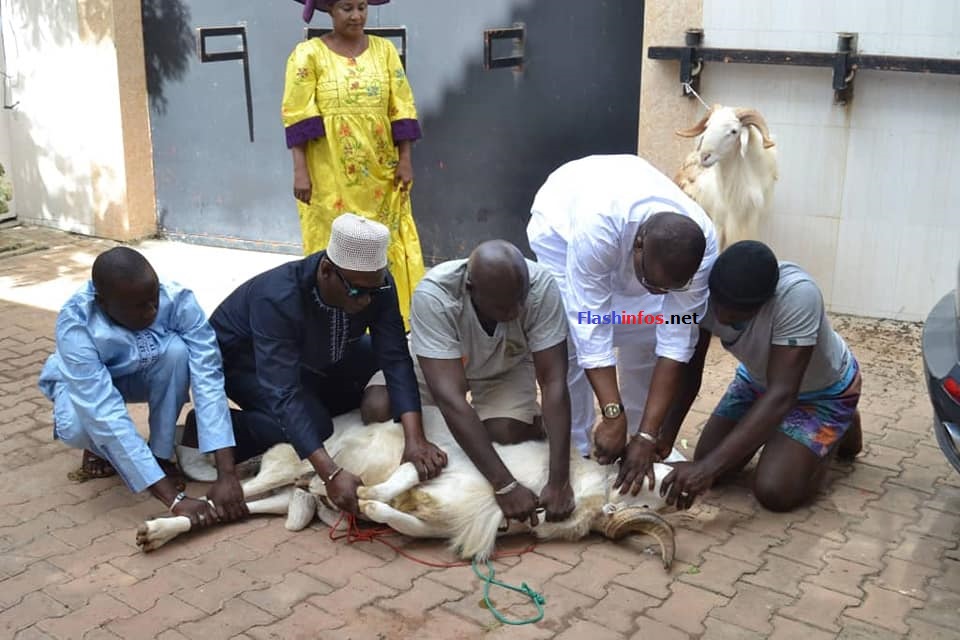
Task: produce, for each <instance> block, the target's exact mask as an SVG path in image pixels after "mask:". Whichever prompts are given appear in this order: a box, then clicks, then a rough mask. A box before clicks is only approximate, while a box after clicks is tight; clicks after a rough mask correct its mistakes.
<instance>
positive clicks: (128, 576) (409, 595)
mask: <svg viewBox="0 0 960 640" xmlns="http://www.w3.org/2000/svg"><path fill="white" fill-rule="evenodd" d="M2 233H18V234H22V235H23V236H24V237H25V238H28V239H29V240H30V241H31V242H32V244H31V246H33V247H47V248H45V249H42V250H38V251H34V252H33V253H27V254H24V255H17V256H13V257H7V258H3V259H0V461H2V465H0V637H3V638H8V637H9V638H81V637H85V638H114V639H115V638H125V639H126V638H159V639H161V640H183V639H184V638H186V639H200V640H213V639H215V638H233V637H236V638H243V639H246V638H253V639H258V640H259V639H264V638H283V639H288V638H353V639H355V640H356V639H360V638H376V639H378V640H384V639H392V638H407V637H416V638H424V639H427V638H443V639H445V640H447V639H450V638H455V639H457V638H463V639H472V638H490V639H495V638H510V639H516V640H523V639H531V640H539V639H541V638H580V637H588V638H591V639H595V640H601V639H604V638H630V639H638V638H639V639H648V638H655V639H656V640H668V639H672V638H703V639H725V638H737V639H750V638H801V639H802V640H816V639H818V638H849V639H856V638H881V639H887V638H896V639H901V638H911V639H912V638H929V639H937V638H955V637H957V632H956V629H957V628H958V627H960V548H958V536H960V477H958V475H957V474H956V473H955V472H954V471H953V470H952V469H951V468H950V467H949V466H948V465H947V463H946V462H945V461H944V459H943V457H942V455H940V452H939V449H937V447H936V443H935V440H934V437H933V434H932V431H931V427H930V419H931V412H930V409H929V401H928V400H927V397H926V391H925V388H924V382H923V379H922V363H921V360H920V353H919V335H920V334H919V327H918V326H917V325H911V324H904V323H896V322H889V321H880V320H865V319H857V318H849V317H836V318H834V320H835V323H836V326H837V327H838V329H839V330H840V332H841V333H842V334H843V335H844V337H845V338H846V339H847V341H848V342H849V343H850V345H851V346H852V348H853V350H854V351H855V353H856V354H857V357H858V358H859V360H860V362H861V365H862V367H863V375H864V395H863V400H862V403H861V407H862V409H863V416H864V431H865V433H864V440H865V451H864V453H863V455H862V456H861V457H860V458H858V460H857V461H855V462H854V463H853V464H839V463H838V464H835V465H834V468H833V470H832V472H831V482H830V485H829V486H828V487H827V489H826V491H825V493H824V494H823V495H822V496H821V497H820V498H819V499H818V501H817V502H816V503H815V504H814V505H810V506H807V507H803V508H801V509H798V510H797V511H796V512H794V513H790V514H774V513H769V512H767V511H764V510H763V509H762V508H761V507H760V506H759V505H758V504H757V502H756V500H755V499H754V498H753V496H752V495H751V494H750V492H749V489H748V487H749V473H747V474H746V475H744V476H742V477H740V478H738V479H737V480H736V481H735V482H734V483H733V484H731V485H727V486H724V487H719V488H717V489H714V490H712V491H710V492H709V493H708V494H707V495H706V496H705V497H704V499H703V500H702V501H701V502H700V503H699V504H697V505H695V506H694V508H693V509H691V510H690V511H689V512H688V513H683V514H669V515H668V517H669V518H670V519H671V521H672V522H673V523H674V525H675V526H676V528H677V545H678V553H677V561H676V563H675V565H674V567H673V569H672V571H671V572H670V573H669V574H667V573H665V572H664V571H663V569H662V567H661V566H660V564H659V562H658V559H657V557H656V555H653V554H651V553H645V552H644V549H645V547H647V546H649V541H645V540H640V541H637V542H638V543H631V544H624V543H620V544H615V543H612V542H608V541H604V540H602V539H600V538H597V537H590V538H588V539H586V540H582V541H580V542H576V543H561V542H551V543H545V544H542V545H539V546H538V547H537V550H536V551H535V552H533V553H529V554H526V555H524V556H521V557H520V558H519V559H509V560H507V561H504V562H497V563H495V564H496V567H497V571H498V577H502V578H504V579H506V580H508V581H510V582H514V583H520V582H527V583H528V584H529V585H530V586H531V587H533V588H535V589H537V590H538V591H540V592H542V593H544V594H545V596H546V598H547V603H546V616H545V618H544V619H543V621H541V622H540V623H538V624H536V625H531V626H521V627H512V626H507V625H503V624H500V623H498V622H496V621H495V620H494V618H493V616H491V615H490V612H489V611H487V610H486V609H485V608H484V607H483V606H482V595H481V594H482V590H481V584H480V582H479V580H478V579H477V578H476V577H475V576H474V574H473V572H472V571H471V570H470V568H469V567H457V568H448V569H439V568H433V567H426V566H423V565H419V564H414V563H413V562H411V561H409V560H407V559H405V558H403V557H402V556H400V555H399V554H397V553H396V552H395V551H392V550H390V549H388V548H386V547H383V546H381V545H377V544H373V543H363V544H354V545H349V546H348V545H346V544H344V543H343V542H342V541H341V542H334V541H331V540H330V539H329V537H328V536H327V529H326V528H325V527H324V526H323V525H320V524H319V523H315V524H314V525H311V527H309V528H307V529H306V530H304V531H301V532H298V533H291V532H288V531H286V529H284V527H283V522H282V520H281V519H270V518H256V519H251V520H249V521H247V522H244V523H239V524H236V525H232V526H229V527H222V528H220V529H217V530H211V531H205V532H201V533H198V534H194V535H192V536H189V537H186V538H184V539H181V540H177V541H175V542H173V543H171V544H169V545H167V546H165V547H163V548H161V549H159V550H158V551H156V552H154V553H152V554H142V553H140V552H139V551H138V550H137V549H136V547H135V545H134V532H135V529H136V525H137V524H138V523H139V522H140V521H142V520H143V519H145V518H148V517H152V516H154V515H159V514H161V513H162V511H163V509H162V508H161V507H160V506H159V505H158V504H156V502H155V501H154V500H152V498H149V497H148V496H133V495H130V494H129V492H127V491H126V489H125V488H124V487H123V486H122V485H121V484H120V482H119V481H118V480H117V479H116V478H110V479H103V480H94V481H90V482H87V483H84V484H74V483H71V482H70V481H68V480H67V479H66V473H67V472H68V471H70V470H72V469H74V468H76V466H77V464H78V462H79V454H78V453H77V452H75V451H71V450H69V449H67V448H65V447H63V446H62V445H60V444H59V443H56V442H52V441H51V438H50V434H51V428H52V423H51V418H50V407H49V404H48V403H47V401H46V400H45V399H44V398H43V397H42V396H41V395H40V393H39V391H38V390H37V388H36V378H37V375H38V373H39V370H40V366H41V365H42V363H43V360H44V358H45V357H46V355H47V354H48V353H49V351H50V349H51V348H52V347H53V341H52V339H51V336H52V331H53V326H54V321H55V319H56V309H57V308H58V306H59V305H60V304H61V303H62V301H63V300H64V299H65V298H66V297H67V296H68V295H69V294H70V293H71V292H72V291H73V290H75V289H76V288H77V286H78V285H79V283H80V282H81V281H82V280H83V279H84V278H85V277H86V274H87V271H88V269H89V266H90V263H91V261H92V259H93V257H94V256H95V255H96V253H97V252H99V251H102V250H103V249H104V248H106V247H108V246H110V243H108V242H105V241H99V240H93V239H89V238H82V237H77V236H70V235H67V234H60V233H56V232H51V231H46V230H32V229H15V230H13V231H9V230H8V231H3V232H2ZM142 248H143V250H144V251H145V252H146V253H147V255H148V257H150V256H151V253H150V252H151V251H154V252H157V255H161V254H162V255H164V256H170V255H175V254H176V253H177V252H178V251H181V249H180V248H178V247H177V246H176V245H174V243H159V242H157V241H153V242H151V243H146V244H144V245H142ZM182 251H184V252H186V253H189V255H191V256H194V257H196V256H202V255H203V249H200V248H197V247H189V248H187V247H183V248H182ZM218 251H219V252H220V253H218V254H217V255H218V258H217V259H218V260H221V259H222V258H223V256H230V255H234V256H235V257H234V258H233V259H234V260H235V264H237V265H241V266H243V265H244V264H245V263H247V262H249V259H250V256H251V254H249V253H241V252H236V253H235V254H232V253H231V252H223V251H222V250H218ZM218 264H219V263H218ZM222 266H223V268H222V269H220V270H221V271H224V272H230V273H231V274H232V275H231V276H230V277H231V278H232V280H231V281H232V282H234V281H235V280H236V278H237V276H236V274H237V273H238V271H236V270H233V271H231V270H230V269H229V268H228V265H227V264H223V265H222ZM190 268H191V269H192V271H194V272H197V273H200V272H202V271H205V270H203V269H196V265H191V266H190ZM206 271H211V272H212V271H214V270H206ZM201 277H203V278H207V279H209V278H211V277H216V274H212V275H210V274H203V275H202V276H201ZM216 286H217V283H216V282H207V281H204V282H203V283H202V287H204V291H206V292H208V293H207V294H206V296H207V297H206V300H207V301H208V303H209V301H210V300H213V299H214V298H213V296H212V294H210V293H209V292H211V291H215V289H216ZM223 293H226V292H223ZM732 370H733V362H732V360H731V359H730V358H729V357H727V356H726V355H725V354H724V353H722V351H721V350H720V349H719V348H715V349H713V350H711V354H710V356H709V360H708V370H707V373H706V375H705V381H704V386H703V390H702V393H701V397H700V398H698V400H697V403H696V405H695V411H694V412H692V413H691V416H690V417H689V418H688V419H687V421H686V422H685V424H684V426H683V429H682V430H681V434H680V438H681V440H683V441H686V443H687V448H686V449H684V450H683V452H684V453H685V454H686V455H688V456H690V455H692V452H693V447H694V446H695V444H696V441H697V437H698V434H699V430H700V429H701V428H702V426H703V423H704V421H705V420H706V418H707V417H708V415H709V412H710V410H711V409H712V408H713V406H714V404H715V403H716V401H717V400H718V399H719V397H720V395H721V394H722V393H723V390H724V388H725V387H726V384H727V382H728V380H729V376H730V375H731V372H732ZM133 414H134V418H135V420H137V421H138V423H140V424H144V423H145V417H146V416H145V412H144V411H142V409H141V408H134V410H133ZM201 488H202V485H191V489H192V490H197V489H201ZM395 541H396V542H397V543H398V544H401V545H403V546H404V548H405V549H406V550H407V551H410V552H413V553H415V554H417V555H420V556H423V557H427V558H430V559H432V560H449V559H451V558H450V556H449V552H448V551H447V550H446V548H445V547H444V545H443V544H441V543H438V542H430V541H406V540H405V539H403V538H397V539H395ZM517 546H518V542H511V548H517ZM493 599H494V601H495V603H496V604H497V605H498V606H499V607H501V608H502V609H503V610H504V611H505V612H506V613H508V614H509V615H510V616H513V617H526V616H528V615H530V614H531V613H532V609H531V607H530V606H529V605H528V604H526V603H525V602H524V601H523V600H522V599H521V598H520V597H519V596H514V595H511V594H505V593H503V592H498V591H496V590H494V592H493Z"/></svg>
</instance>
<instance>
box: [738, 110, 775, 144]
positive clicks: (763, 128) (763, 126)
mask: <svg viewBox="0 0 960 640" xmlns="http://www.w3.org/2000/svg"><path fill="white" fill-rule="evenodd" d="M736 114H737V119H739V120H740V124H742V125H743V126H747V125H753V126H755V127H756V128H757V130H758V131H760V135H762V136H763V148H764V149H769V148H770V147H772V146H774V144H776V143H775V142H774V141H773V140H771V139H770V130H769V129H767V121H766V120H764V119H763V116H762V115H760V112H759V111H757V110H756V109H746V108H741V109H737V110H736Z"/></svg>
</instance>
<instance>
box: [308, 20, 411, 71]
mask: <svg viewBox="0 0 960 640" xmlns="http://www.w3.org/2000/svg"><path fill="white" fill-rule="evenodd" d="M303 31H304V38H305V39H307V40H309V39H310V38H319V37H320V36H322V35H324V34H325V33H330V32H331V31H333V29H331V28H330V27H305V28H304V30H303ZM363 32H364V33H367V34H369V35H372V36H380V37H381V38H387V39H390V40H393V39H398V40H399V41H400V46H399V47H397V52H398V53H399V54H400V64H402V65H403V68H404V69H406V68H407V28H406V27H367V28H366V29H364V30H363Z"/></svg>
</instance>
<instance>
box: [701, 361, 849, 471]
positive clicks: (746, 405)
mask: <svg viewBox="0 0 960 640" xmlns="http://www.w3.org/2000/svg"><path fill="white" fill-rule="evenodd" d="M850 366H851V367H853V373H852V380H851V381H850V384H848V385H847V387H846V388H845V389H843V390H842V391H840V392H839V393H836V394H831V395H826V394H824V395H818V394H817V393H816V392H814V393H806V394H800V397H799V399H798V401H797V404H796V406H794V407H793V409H791V410H790V413H788V414H787V416H786V417H785V418H784V419H783V423H782V424H781V425H780V431H782V432H783V433H785V434H786V435H788V436H790V437H791V438H793V439H794V440H796V441H797V442H799V443H800V444H802V445H804V446H806V447H807V448H808V449H810V450H811V451H813V452H814V453H815V454H817V455H818V456H819V457H821V458H822V457H824V456H826V455H827V454H828V453H830V450H831V448H832V447H833V445H834V444H835V443H836V442H837V441H839V440H840V438H842V437H843V435H844V434H845V433H846V432H847V429H849V428H850V424H851V422H852V420H853V414H854V413H855V412H856V410H857V403H858V402H859V401H860V387H861V379H860V365H859V364H858V363H857V361H856V359H855V358H853V356H852V355H851V364H850ZM763 392H764V389H763V387H761V386H759V385H758V384H757V383H755V382H754V381H753V380H752V379H751V378H750V377H749V375H747V373H746V372H745V371H744V369H743V367H739V368H738V369H737V375H736V376H735V377H734V378H733V382H731V383H730V386H729V387H727V392H726V393H725V394H724V395H723V398H721V400H720V404H718V405H717V408H716V409H714V411H713V413H714V414H715V415H718V416H721V417H724V418H730V419H731V420H736V421H739V420H740V419H741V418H743V416H745V415H746V414H747V411H749V410H750V407H751V406H753V403H754V402H756V401H757V399H758V398H759V397H760V396H761V395H763Z"/></svg>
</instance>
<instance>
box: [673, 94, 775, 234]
mask: <svg viewBox="0 0 960 640" xmlns="http://www.w3.org/2000/svg"><path fill="white" fill-rule="evenodd" d="M676 133H677V135H680V136H684V137H687V138H692V137H696V136H699V137H700V139H699V140H698V141H697V147H696V150H694V151H691V152H690V154H689V155H688V156H687V158H686V160H684V163H683V165H682V166H681V167H680V171H679V172H678V173H677V175H676V177H675V178H674V182H676V183H677V185H678V186H679V187H680V188H681V189H682V190H683V192H684V193H686V194H687V195H688V196H690V198H692V199H693V200H694V201H696V203H697V204H699V205H700V206H701V207H702V208H703V210H704V211H705V212H706V214H707V215H708V216H710V219H711V220H713V224H714V225H715V226H716V228H717V244H718V248H719V249H720V250H721V251H722V250H723V249H725V248H726V247H728V246H730V245H731V244H733V243H734V242H737V241H738V240H757V239H758V238H757V234H758V228H759V225H760V222H761V221H762V220H763V217H764V216H765V215H767V213H768V212H769V210H770V206H771V204H772V201H773V188H774V183H775V182H776V181H777V178H778V168H777V152H776V149H774V142H773V140H771V139H770V132H769V131H768V130H767V123H766V120H764V118H763V116H762V115H761V114H760V112H759V111H757V110H756V109H745V108H735V107H724V106H721V105H719V104H717V105H714V106H713V107H712V108H711V109H710V111H708V112H707V115H705V116H704V117H703V119H702V120H701V121H700V122H698V123H697V124H695V125H693V126H692V127H690V128H689V129H684V130H681V131H677V132H676Z"/></svg>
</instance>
